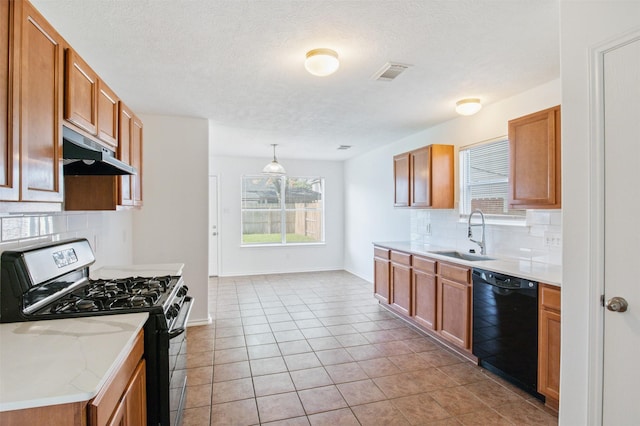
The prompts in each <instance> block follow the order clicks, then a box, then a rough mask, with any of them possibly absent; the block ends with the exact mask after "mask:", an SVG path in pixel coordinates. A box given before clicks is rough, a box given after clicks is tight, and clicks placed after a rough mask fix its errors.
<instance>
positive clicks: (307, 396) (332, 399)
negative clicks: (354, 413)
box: [298, 385, 347, 414]
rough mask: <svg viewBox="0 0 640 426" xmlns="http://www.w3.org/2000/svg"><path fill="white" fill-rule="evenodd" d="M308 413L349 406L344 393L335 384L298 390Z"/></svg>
mask: <svg viewBox="0 0 640 426" xmlns="http://www.w3.org/2000/svg"><path fill="white" fill-rule="evenodd" d="M298 396H299V397H300V400H301V401H302V406H303V407H304V410H305V411H306V413H307V414H315V413H321V412H323V411H331V410H337V409H339V408H344V407H346V406H347V403H346V401H345V400H344V398H343V397H342V394H341V393H340V392H339V391H338V388H336V387H335V386H334V385H330V386H324V387H321V388H313V389H307V390H302V391H298Z"/></svg>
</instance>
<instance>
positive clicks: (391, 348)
mask: <svg viewBox="0 0 640 426" xmlns="http://www.w3.org/2000/svg"><path fill="white" fill-rule="evenodd" d="M374 346H375V347H376V349H378V350H379V351H380V352H381V353H382V354H383V355H384V356H394V355H402V354H410V353H411V352H413V351H412V350H411V348H410V347H409V346H407V345H406V344H405V343H404V342H385V343H376V344H374Z"/></svg>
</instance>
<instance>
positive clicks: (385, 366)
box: [358, 358, 402, 378]
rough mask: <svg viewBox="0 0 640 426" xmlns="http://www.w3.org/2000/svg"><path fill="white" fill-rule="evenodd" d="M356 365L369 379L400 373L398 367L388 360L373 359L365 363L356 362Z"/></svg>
mask: <svg viewBox="0 0 640 426" xmlns="http://www.w3.org/2000/svg"><path fill="white" fill-rule="evenodd" d="M358 365H359V366H360V368H362V369H363V370H364V372H365V373H367V376H369V377H371V378H374V377H382V376H389V375H391V374H398V373H401V372H402V371H401V370H400V369H399V368H398V366H397V365H395V364H394V363H393V362H391V361H389V359H388V358H374V359H368V360H365V361H358Z"/></svg>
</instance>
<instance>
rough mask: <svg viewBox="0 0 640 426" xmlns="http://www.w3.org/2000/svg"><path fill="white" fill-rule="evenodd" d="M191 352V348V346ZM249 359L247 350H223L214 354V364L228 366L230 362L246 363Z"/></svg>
mask: <svg viewBox="0 0 640 426" xmlns="http://www.w3.org/2000/svg"><path fill="white" fill-rule="evenodd" d="M189 351H191V346H189ZM247 359H248V356H247V349H246V348H233V349H222V350H219V351H215V352H214V354H213V362H214V363H215V364H216V365H217V364H226V363H228V362H238V361H246V360H247Z"/></svg>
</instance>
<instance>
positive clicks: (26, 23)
mask: <svg viewBox="0 0 640 426" xmlns="http://www.w3.org/2000/svg"><path fill="white" fill-rule="evenodd" d="M14 5H15V6H16V13H18V9H21V11H20V12H19V17H20V19H19V24H17V25H20V27H21V28H20V34H19V35H20V42H19V43H18V45H19V46H20V47H19V48H18V50H19V54H20V55H21V56H20V69H19V70H18V71H17V72H18V75H19V78H20V89H19V90H20V93H19V97H20V110H19V114H20V121H19V122H20V136H21V139H20V144H21V155H22V157H21V160H20V161H21V167H22V169H21V177H20V179H21V191H22V195H21V199H22V200H23V201H51V202H62V200H63V191H62V188H63V184H62V131H61V130H62V128H61V124H62V90H61V88H62V68H63V67H62V66H63V47H64V46H63V43H64V40H63V39H62V38H61V37H60V35H59V34H58V33H57V32H56V31H55V30H54V29H53V27H52V26H51V25H49V23H48V22H47V21H46V20H45V19H44V18H43V17H42V16H41V15H40V14H39V13H38V12H37V11H36V10H35V9H34V8H33V6H31V4H30V3H29V2H26V1H25V2H15V3H14ZM14 115H15V111H14Z"/></svg>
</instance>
